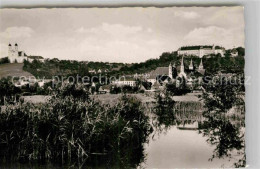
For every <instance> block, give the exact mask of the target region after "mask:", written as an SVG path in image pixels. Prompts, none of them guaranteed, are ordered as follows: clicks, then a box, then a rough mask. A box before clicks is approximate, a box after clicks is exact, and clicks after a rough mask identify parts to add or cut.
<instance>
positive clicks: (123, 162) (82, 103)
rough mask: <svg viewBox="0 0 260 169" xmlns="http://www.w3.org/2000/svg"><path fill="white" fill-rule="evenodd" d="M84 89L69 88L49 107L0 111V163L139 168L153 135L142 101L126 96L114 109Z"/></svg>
mask: <svg viewBox="0 0 260 169" xmlns="http://www.w3.org/2000/svg"><path fill="white" fill-rule="evenodd" d="M71 90H72V91H73V93H74V94H72V93H70V92H71ZM83 90H84V89H82V88H81V87H80V86H69V87H64V88H62V89H61V91H60V92H58V93H57V94H56V95H55V96H53V98H52V99H51V100H49V102H48V103H44V104H29V103H28V104H26V103H20V104H19V105H14V106H7V108H6V109H5V111H4V112H1V113H0V138H1V140H0V161H1V162H3V161H7V162H8V161H11V162H12V161H14V162H15V161H20V162H24V163H27V162H33V161H38V162H43V163H45V162H48V161H50V162H52V163H54V164H57V163H59V164H63V165H65V164H67V165H69V166H77V167H78V168H81V167H82V166H84V165H101V164H103V165H105V166H107V167H108V168H111V167H112V166H113V167H114V166H120V168H129V167H133V168H135V167H137V166H138V164H139V163H140V162H142V161H143V160H144V154H143V146H142V145H143V143H144V142H146V141H147V138H148V136H149V134H150V125H149V123H148V117H147V116H146V115H145V114H144V111H143V108H142V107H141V103H140V101H138V100H137V99H136V98H129V97H126V96H124V97H123V98H121V99H120V100H119V101H118V103H117V104H116V105H115V106H113V107H111V106H110V105H101V104H99V103H98V102H96V101H95V100H91V99H89V98H88V97H87V96H88V95H87V93H86V94H81V93H82V92H83ZM123 150H124V151H123Z"/></svg>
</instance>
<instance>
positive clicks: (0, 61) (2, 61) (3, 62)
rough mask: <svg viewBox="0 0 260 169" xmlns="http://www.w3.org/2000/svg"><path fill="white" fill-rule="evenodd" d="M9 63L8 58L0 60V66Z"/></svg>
mask: <svg viewBox="0 0 260 169" xmlns="http://www.w3.org/2000/svg"><path fill="white" fill-rule="evenodd" d="M5 63H10V61H9V59H8V57H4V58H0V64H5Z"/></svg>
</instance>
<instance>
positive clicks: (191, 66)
mask: <svg viewBox="0 0 260 169" xmlns="http://www.w3.org/2000/svg"><path fill="white" fill-rule="evenodd" d="M193 69H194V67H193V63H192V59H191V61H190V65H189V70H193Z"/></svg>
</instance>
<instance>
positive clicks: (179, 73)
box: [147, 57, 205, 89]
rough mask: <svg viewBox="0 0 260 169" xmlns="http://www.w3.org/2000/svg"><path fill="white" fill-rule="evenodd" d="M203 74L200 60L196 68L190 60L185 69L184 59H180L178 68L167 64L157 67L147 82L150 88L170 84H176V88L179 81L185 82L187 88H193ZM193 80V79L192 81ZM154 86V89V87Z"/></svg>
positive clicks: (203, 70)
mask: <svg viewBox="0 0 260 169" xmlns="http://www.w3.org/2000/svg"><path fill="white" fill-rule="evenodd" d="M204 74H205V69H204V66H203V62H202V58H201V60H200V64H199V65H198V67H197V68H196V67H195V66H194V64H193V60H192V59H191V61H190V64H189V67H187V68H186V69H185V65H184V57H182V58H181V64H180V66H178V67H176V66H175V64H173V65H172V64H171V63H170V64H169V66H168V67H157V68H156V69H155V70H153V71H151V72H150V76H148V78H147V81H148V82H151V83H152V88H153V89H154V88H156V87H157V88H158V85H159V84H160V85H162V86H163V85H165V84H167V83H170V82H176V86H179V84H180V83H181V80H185V81H186V85H187V86H189V87H192V86H193V83H194V82H195V81H196V80H195V79H197V81H199V80H200V79H201V78H202V77H203V75H204ZM194 78H195V79H194ZM154 86H156V87H154Z"/></svg>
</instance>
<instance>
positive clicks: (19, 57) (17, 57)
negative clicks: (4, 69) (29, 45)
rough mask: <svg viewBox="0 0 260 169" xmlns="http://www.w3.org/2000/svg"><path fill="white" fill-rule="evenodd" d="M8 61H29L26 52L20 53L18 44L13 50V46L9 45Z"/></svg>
mask: <svg viewBox="0 0 260 169" xmlns="http://www.w3.org/2000/svg"><path fill="white" fill-rule="evenodd" d="M8 59H9V61H10V63H15V62H17V63H23V61H24V60H27V57H26V54H25V53H24V51H18V45H17V43H16V44H15V45H14V48H12V45H11V44H9V45H8Z"/></svg>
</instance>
